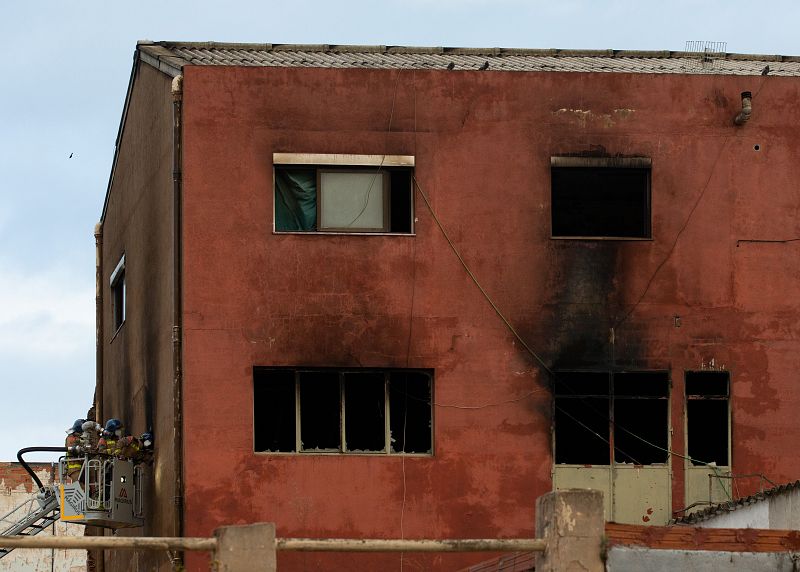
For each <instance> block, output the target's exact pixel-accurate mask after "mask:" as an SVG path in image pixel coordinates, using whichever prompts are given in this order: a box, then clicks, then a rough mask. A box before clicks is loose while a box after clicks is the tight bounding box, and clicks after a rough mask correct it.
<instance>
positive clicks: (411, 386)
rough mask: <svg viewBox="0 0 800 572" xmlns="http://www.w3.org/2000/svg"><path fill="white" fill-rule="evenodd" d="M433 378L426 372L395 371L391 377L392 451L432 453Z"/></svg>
mask: <svg viewBox="0 0 800 572" xmlns="http://www.w3.org/2000/svg"><path fill="white" fill-rule="evenodd" d="M431 395H432V393H431V378H430V376H429V375H427V374H425V373H422V372H392V373H391V375H390V376H389V403H390V409H389V411H390V416H389V418H390V420H391V443H392V444H391V450H392V452H393V453H430V452H431Z"/></svg>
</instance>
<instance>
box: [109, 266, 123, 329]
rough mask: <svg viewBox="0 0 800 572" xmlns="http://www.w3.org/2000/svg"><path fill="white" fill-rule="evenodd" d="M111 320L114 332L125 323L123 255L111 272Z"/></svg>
mask: <svg viewBox="0 0 800 572" xmlns="http://www.w3.org/2000/svg"><path fill="white" fill-rule="evenodd" d="M110 282H111V320H112V321H113V323H114V331H115V332H116V331H117V330H118V329H119V328H120V327H122V324H123V323H125V297H126V296H125V255H124V254H123V255H122V258H120V259H119V262H118V263H117V267H116V268H114V272H112V273H111V280H110Z"/></svg>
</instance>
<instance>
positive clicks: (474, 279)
mask: <svg viewBox="0 0 800 572" xmlns="http://www.w3.org/2000/svg"><path fill="white" fill-rule="evenodd" d="M411 179H412V180H413V181H414V186H415V187H416V189H417V191H418V192H419V194H420V196H421V197H422V200H423V201H425V206H427V207H428V212H430V213H431V217H433V220H434V222H435V223H436V226H438V227H439V230H440V231H441V233H442V236H444V239H445V240H446V241H447V244H449V245H450V249H451V250H452V251H453V254H455V255H456V258H458V261H459V262H460V263H461V266H463V267H464V270H465V271H466V272H467V275H468V276H469V277H470V279H471V280H472V282H473V283H474V284H475V286H477V288H478V290H480V292H481V294H483V297H484V298H486V301H487V302H489V305H490V306H491V307H492V309H493V310H494V311H495V313H496V314H497V316H498V317H499V318H500V319H501V320H502V321H503V323H504V324H505V325H506V327H507V328H508V329H509V331H510V332H511V333H512V334H513V335H514V337H515V338H516V339H517V341H519V343H520V344H522V347H524V348H525V350H527V352H528V353H529V354H530V355H532V356H533V357H534V358H535V359H536V361H537V362H539V365H540V366H541V368H542V369H543V370H545V371H546V372H547V373H548V374H549V375H550V376H551V377H552V376H553V371H552V370H551V369H550V368H549V367H548V366H547V364H546V363H544V360H543V359H542V358H541V357H539V354H537V353H536V352H535V351H533V349H532V348H531V347H530V346H529V345H528V344H527V343H526V342H525V340H524V339H522V336H520V335H519V333H518V332H517V330H516V329H515V328H514V326H512V325H511V322H509V321H508V318H506V317H505V315H504V314H503V312H502V311H500V308H498V307H497V304H495V303H494V300H492V298H491V296H489V293H488V292H486V289H484V287H483V286H481V283H480V282H478V278H477V277H476V276H475V274H473V272H472V270H470V268H469V266H468V265H467V263H466V262H465V261H464V257H463V256H461V253H460V252H459V251H458V248H456V245H455V244H454V243H453V241H452V240H451V239H450V236H449V235H448V234H447V231H446V230H445V228H444V226H443V225H442V222H441V221H440V220H439V217H438V216H436V212H435V211H434V210H433V207H432V206H431V203H430V201H429V200H428V196H427V195H426V194H425V192H424V191H423V190H422V186H420V184H419V181H417V177H416V176H414V175H411Z"/></svg>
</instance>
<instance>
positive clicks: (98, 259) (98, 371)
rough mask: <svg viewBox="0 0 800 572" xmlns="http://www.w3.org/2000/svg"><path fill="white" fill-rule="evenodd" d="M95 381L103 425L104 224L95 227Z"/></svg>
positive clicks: (97, 411)
mask: <svg viewBox="0 0 800 572" xmlns="http://www.w3.org/2000/svg"><path fill="white" fill-rule="evenodd" d="M94 257H95V261H94V320H95V364H94V365H95V381H94V420H95V421H97V422H98V423H103V422H104V420H105V416H104V415H103V413H104V411H103V349H104V348H103V223H102V222H98V223H97V224H96V225H95V226H94Z"/></svg>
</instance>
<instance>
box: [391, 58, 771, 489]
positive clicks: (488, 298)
mask: <svg viewBox="0 0 800 572" xmlns="http://www.w3.org/2000/svg"><path fill="white" fill-rule="evenodd" d="M398 77H399V74H398ZM762 85H763V82H762ZM758 91H759V92H760V91H761V90H760V88H759V90H758ZM757 93H758V92H757ZM392 105H394V102H393V103H392ZM414 114H415V124H414V135H415V150H416V131H417V129H416V97H415V104H414ZM729 139H730V138H729V137H726V138H725V140H724V141H723V143H722V146H721V147H720V150H719V153H718V154H717V157H716V158H715V160H714V163H713V164H712V167H711V171H710V173H709V176H708V179H707V180H706V182H705V185H704V186H703V189H702V190H701V191H700V194H699V196H698V198H697V200H696V201H695V202H694V204H693V205H692V208H691V210H690V211H689V214H688V216H687V217H686V220H685V222H684V224H683V226H682V227H681V228H680V230H679V231H678V233H677V234H676V236H675V240H674V241H673V243H672V245H671V247H670V249H669V251H668V252H667V254H666V256H665V257H664V259H663V260H662V261H661V263H660V264H659V265H658V266H657V267H656V269H655V271H654V273H653V275H652V276H651V277H650V279H649V281H648V282H647V285H646V287H645V289H644V291H643V292H642V294H641V296H639V298H638V299H637V301H636V303H635V304H633V306H632V307H631V309H630V310H629V311H628V312H627V313H626V314H625V315H624V316H623V317H622V318H621V319H620V320H619V321H618V322H617V323H616V324H615V326H614V328H617V327H619V325H621V324H622V323H623V322H624V321H625V320H627V319H628V317H630V315H631V314H632V313H633V311H634V310H635V309H636V307H637V306H638V305H639V304H640V303H641V301H642V300H643V299H644V297H645V296H646V295H647V292H648V291H649V290H650V286H651V285H652V284H653V281H654V280H655V278H656V276H657V275H658V273H659V271H660V270H661V268H662V267H663V266H664V265H665V264H666V263H667V261H668V260H669V259H670V257H671V256H672V253H673V251H674V250H675V247H676V246H677V243H678V240H679V239H680V237H681V235H682V234H683V232H684V231H685V230H686V228H687V226H688V225H689V222H690V221H691V218H692V215H693V214H694V212H695V211H696V210H697V207H698V206H699V204H700V201H702V199H703V196H705V193H706V190H707V189H708V186H709V185H710V184H711V180H712V179H713V176H714V173H715V172H716V167H717V164H718V163H719V160H720V158H721V157H722V154H723V151H724V150H725V148H726V146H727V144H728V141H729ZM411 179H412V181H413V183H414V187H415V188H416V190H417V192H418V193H419V195H420V196H421V197H422V200H423V201H424V202H425V206H426V207H427V209H428V212H429V213H430V214H431V217H432V218H433V220H434V222H435V223H436V226H437V227H438V228H439V231H440V232H441V233H442V236H443V237H444V239H445V240H446V241H447V244H448V245H449V246H450V249H451V250H452V252H453V254H455V255H456V258H458V261H459V262H460V263H461V266H462V267H463V268H464V270H465V271H466V273H467V275H468V276H469V278H470V279H471V280H472V282H473V283H474V284H475V286H476V287H477V288H478V290H479V291H480V292H481V294H482V295H483V297H484V298H485V299H486V301H487V302H488V303H489V305H490V306H491V307H492V309H493V310H494V312H495V313H496V314H497V316H498V317H499V318H500V320H501V321H502V322H503V323H504V324H505V326H506V327H507V328H508V330H509V331H510V332H511V333H512V334H513V336H514V337H515V338H516V339H517V341H518V342H519V343H520V344H521V345H522V347H523V348H525V350H526V351H527V352H528V353H529V354H530V355H531V356H532V357H533V358H534V359H535V360H536V361H537V362H538V364H539V366H540V367H541V368H542V369H543V370H544V371H545V372H547V374H548V375H549V376H550V378H551V379H554V378H555V373H554V372H553V370H552V369H550V367H549V366H548V365H547V364H546V363H545V362H544V360H543V359H542V358H541V357H540V356H539V354H537V353H536V352H535V351H534V350H533V348H531V347H530V346H529V345H528V343H527V342H526V341H525V340H524V339H523V338H522V336H521V335H520V334H519V332H517V330H516V328H514V326H513V325H512V324H511V322H510V321H509V320H508V318H506V316H505V315H504V314H503V312H502V311H501V310H500V308H499V307H498V306H497V304H496V303H495V302H494V300H492V298H491V296H489V293H488V292H487V291H486V289H485V288H484V287H483V286H482V285H481V283H480V282H479V281H478V278H477V277H476V276H475V274H474V273H473V272H472V270H471V269H470V267H469V265H467V263H466V261H465V260H464V257H463V256H462V255H461V252H460V251H459V250H458V248H457V247H456V245H455V243H454V242H453V241H452V240H451V238H450V236H449V235H448V233H447V231H446V230H445V228H444V225H443V224H442V222H441V220H439V217H438V216H437V215H436V212H435V211H434V209H433V206H432V205H431V202H430V200H429V198H428V196H427V195H426V193H425V191H424V190H423V189H422V186H421V185H420V184H419V181H418V180H417V177H416V176H415V175H414V174H412V176H411ZM533 393H535V391H534V392H530V393H528V394H526V395H524V396H522V397H520V398H517V399H512V400H509V401H504V402H499V403H496V404H487V405H484V406H476V407H470V406H456V405H445V404H434V405H436V406H438V407H454V408H458V409H482V408H484V407H491V406H495V405H501V404H503V403H512V402H514V401H519V400H522V399H525V398H526V397H529V396H530V395H532V394H533ZM576 421H577V420H576ZM579 423H580V422H579ZM611 423H612V426H613V427H614V428H615V429H617V428H618V429H621V430H622V431H623V432H625V433H627V434H629V435H631V436H632V437H634V438H636V439H638V440H639V441H641V442H643V443H645V444H646V445H649V446H650V447H653V448H655V449H658V450H661V451H664V452H665V453H667V454H669V455H674V456H676V457H679V458H682V459H685V460H688V461H690V462H692V463H697V464H701V465H704V466H706V467H708V468H710V469H712V470H713V471H714V473H715V474H717V467H716V465H711V464H710V463H705V462H703V461H699V460H697V459H694V458H692V457H689V456H688V455H682V454H680V453H676V452H675V451H673V450H671V449H669V448H665V447H661V446H660V445H656V444H655V443H652V442H651V441H649V440H647V439H645V438H644V437H641V436H640V435H638V434H636V433H634V432H633V431H630V430H628V429H626V428H625V427H622V426H619V425H618V424H617V423H616V422H615V421H613V420H612V421H611ZM626 455H627V454H626ZM627 456H629V457H630V455H627ZM723 490H724V487H723ZM726 492H727V491H726Z"/></svg>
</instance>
